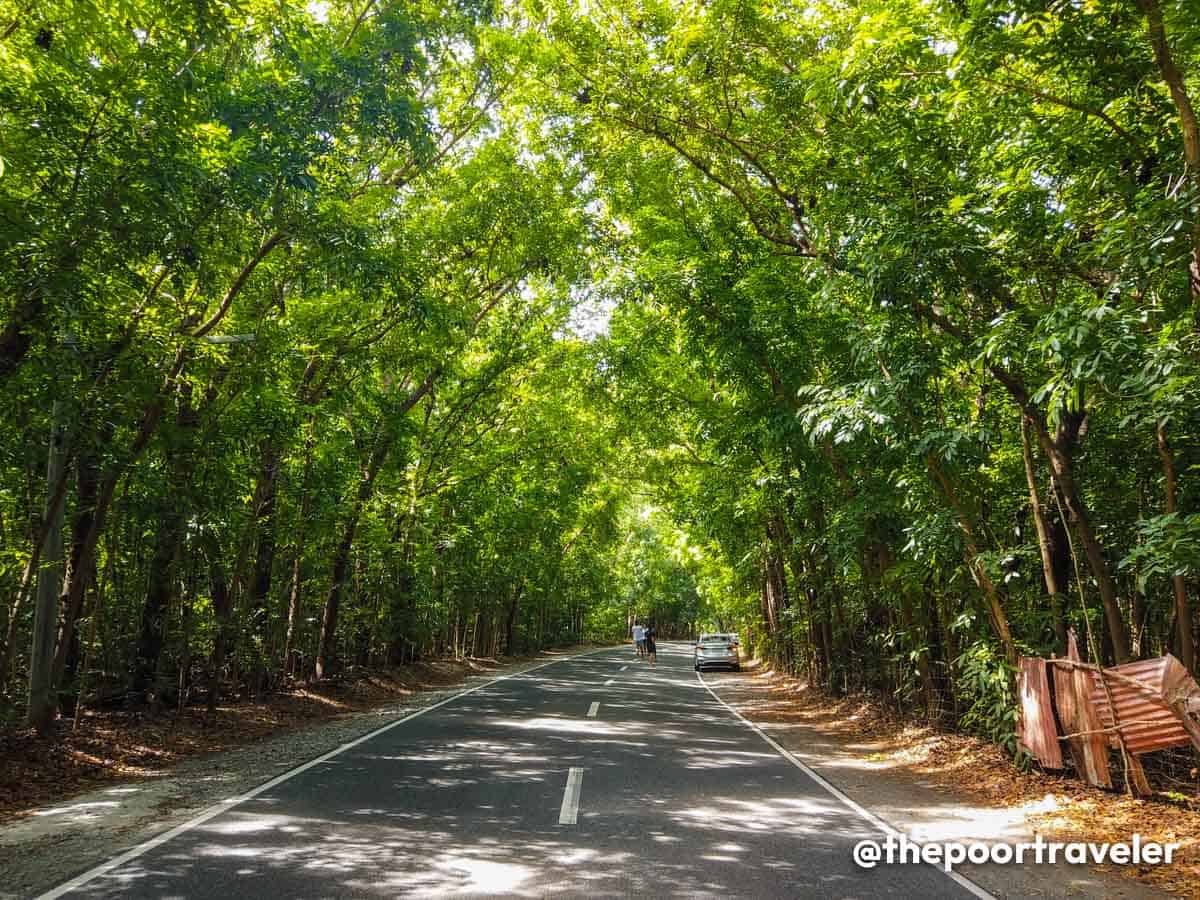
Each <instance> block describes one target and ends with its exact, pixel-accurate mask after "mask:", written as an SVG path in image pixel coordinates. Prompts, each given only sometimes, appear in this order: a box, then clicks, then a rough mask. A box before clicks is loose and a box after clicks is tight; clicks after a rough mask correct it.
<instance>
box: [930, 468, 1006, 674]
mask: <svg viewBox="0 0 1200 900" xmlns="http://www.w3.org/2000/svg"><path fill="white" fill-rule="evenodd" d="M925 462H926V465H927V466H928V467H929V472H930V474H931V475H932V476H933V479H934V481H935V482H936V483H937V484H938V485H939V486H940V487H941V489H942V493H943V494H944V495H945V497H946V499H947V500H948V501H949V503H950V506H951V508H952V509H953V510H954V513H955V516H956V517H957V518H958V525H959V528H960V529H961V530H962V533H963V547H964V550H965V551H966V557H967V559H966V562H967V569H968V570H969V571H970V573H971V576H972V577H973V578H974V579H975V583H976V584H977V585H979V588H980V589H981V590H982V591H983V594H984V598H985V599H986V601H987V609H988V617H989V619H990V620H991V623H992V630H993V631H994V632H995V634H996V637H997V638H999V640H1000V645H1001V646H1002V647H1003V648H1004V657H1005V659H1006V660H1007V661H1008V664H1009V666H1011V667H1012V668H1013V669H1016V667H1017V658H1018V654H1017V645H1016V643H1015V642H1014V641H1013V637H1012V631H1011V630H1010V629H1009V625H1008V615H1007V614H1006V613H1005V611H1004V604H1003V602H1002V601H1001V599H1000V591H999V589H998V588H997V587H996V585H995V583H994V582H993V581H992V579H991V576H989V575H988V574H987V571H986V570H985V569H984V567H983V564H982V563H981V562H980V560H979V547H978V544H977V543H976V536H975V524H974V521H973V520H972V518H971V516H970V515H968V513H967V510H966V507H965V506H964V505H963V503H962V501H961V499H960V498H959V496H958V491H957V490H955V487H954V484H953V483H952V482H951V481H950V478H949V476H948V475H947V474H946V473H945V472H944V471H943V470H942V467H941V466H939V465H938V463H937V460H936V459H934V457H933V455H932V454H928V455H927V456H926V457H925Z"/></svg>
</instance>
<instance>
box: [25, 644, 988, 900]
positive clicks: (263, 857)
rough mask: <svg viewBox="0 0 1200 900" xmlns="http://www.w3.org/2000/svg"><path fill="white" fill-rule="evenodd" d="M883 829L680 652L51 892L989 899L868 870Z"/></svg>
mask: <svg viewBox="0 0 1200 900" xmlns="http://www.w3.org/2000/svg"><path fill="white" fill-rule="evenodd" d="M738 677H742V676H738V675H717V676H712V675H709V676H706V680H709V681H712V680H713V679H714V678H715V679H716V681H717V686H718V688H719V682H720V680H721V679H724V678H738ZM206 816H207V818H205V817H206ZM878 836H879V831H878V828H877V826H876V825H874V824H873V823H872V822H871V821H869V820H867V819H866V818H864V816H863V815H862V814H861V813H860V812H859V811H856V810H855V809H853V808H852V807H851V806H850V805H848V803H847V802H845V801H843V800H842V799H841V798H839V797H838V796H837V795H835V794H834V793H832V792H831V791H830V790H829V789H828V788H827V787H825V786H823V785H822V784H820V783H819V782H818V781H816V780H815V779H814V778H813V777H811V776H810V775H809V774H807V772H806V771H804V770H802V769H801V768H799V767H798V765H796V764H793V762H792V761H791V760H790V759H788V758H787V757H785V756H783V755H781V754H780V753H778V752H776V750H775V749H774V748H773V747H772V746H771V745H770V744H768V743H767V742H766V741H764V739H763V737H762V736H760V735H759V734H758V733H756V732H755V731H754V730H752V728H751V727H748V725H747V723H746V722H744V721H743V720H740V719H739V718H738V717H737V716H736V715H735V714H734V713H733V712H732V711H731V710H730V709H729V708H728V707H726V706H725V705H724V704H723V703H722V702H721V701H720V700H718V699H717V698H716V695H714V694H713V693H711V692H710V690H709V689H708V687H707V686H706V685H705V683H704V682H703V681H702V680H700V679H697V677H696V676H695V675H694V673H693V672H692V668H691V655H690V647H689V646H688V645H686V644H663V645H662V646H661V650H660V654H659V665H658V666H657V667H656V668H653V669H651V668H649V667H647V666H646V665H645V664H644V663H643V662H642V661H641V660H638V659H637V658H636V657H635V656H633V654H632V652H631V651H630V650H629V649H627V648H615V649H612V648H610V649H605V650H602V651H598V652H592V653H586V654H583V655H579V656H575V657H571V658H568V659H564V660H559V661H556V662H554V663H550V664H546V665H543V666H539V667H537V668H536V669H533V670H526V671H525V672H523V673H521V674H518V675H514V676H511V677H505V678H501V679H498V680H495V681H490V682H487V683H485V684H483V685H481V686H480V687H478V688H475V689H472V690H469V691H465V692H463V693H460V694H457V695H455V696H454V697H451V698H449V699H448V700H446V701H443V702H442V703H440V704H437V705H435V706H431V707H426V708H425V709H424V710H422V711H419V712H417V713H415V714H410V715H409V716H407V717H404V718H402V719H398V720H396V722H393V723H390V724H388V725H386V726H384V728H382V729H380V730H378V731H376V732H374V733H373V734H372V735H368V736H366V737H365V738H363V739H361V740H360V741H357V742H353V743H352V744H350V745H346V747H345V748H343V749H341V750H337V751H333V752H332V753H331V754H327V755H326V756H323V757H320V758H318V759H317V760H315V761H313V762H311V763H308V764H306V765H305V766H301V767H299V768H298V769H294V770H292V771H291V772H289V773H285V774H284V775H281V776H279V777H278V778H276V779H274V780H273V781H271V782H268V783H267V784H266V785H264V786H263V787H262V788H259V789H258V791H257V792H251V794H250V795H249V799H246V800H245V801H244V802H240V803H226V804H224V805H221V806H219V807H217V808H214V809H211V810H209V811H207V812H206V813H204V814H202V815H201V816H199V817H197V818H196V819H193V820H192V822H191V823H187V824H185V825H182V826H180V827H179V828H177V829H175V830H174V831H172V832H169V833H168V835H167V839H166V840H162V839H161V838H159V839H156V840H155V841H149V842H147V843H146V844H143V845H141V846H140V847H138V848H135V849H134V850H132V851H130V852H129V853H126V854H124V855H123V856H121V857H117V859H116V860H115V861H111V862H109V863H107V864H106V866H107V867H108V868H105V866H101V867H97V868H96V869H93V870H91V871H89V872H86V873H84V874H83V875H80V876H79V877H78V878H76V879H74V880H73V881H71V882H68V883H66V884H64V885H62V886H60V887H59V888H57V889H56V890H55V891H52V892H50V893H48V894H46V895H44V896H45V897H59V896H68V897H90V898H99V897H113V898H117V897H122V898H137V897H164V896H170V897H217V898H223V900H225V898H230V897H240V896H254V897H261V898H270V897H279V898H285V897H286V898H292V897H334V896H336V897H390V896H445V895H450V894H454V895H456V896H463V895H467V896H471V895H489V896H494V895H507V896H521V897H541V896H547V897H548V896H553V897H585V896H586V897H610V896H611V897H625V896H641V897H671V896H679V897H683V896H686V897H710V896H712V897H718V896H719V897H763V898H765V897H885V896H886V897H891V896H894V897H925V898H941V897H968V896H972V895H974V896H982V897H986V896H988V895H987V894H986V893H984V892H983V891H981V890H979V889H977V888H975V887H974V886H973V885H970V884H969V883H967V882H965V881H963V880H961V879H952V878H950V877H948V876H946V875H944V874H943V873H942V872H940V871H939V870H937V869H934V868H930V867H927V866H893V867H881V868H877V869H874V870H869V871H864V870H860V869H858V868H856V867H855V865H854V863H853V861H852V857H851V850H852V847H853V845H854V844H855V843H856V842H858V841H860V840H863V839H865V838H872V837H875V838H877V837H878ZM156 841H157V843H156ZM114 862H115V863H116V864H115V865H114V864H113V863H114Z"/></svg>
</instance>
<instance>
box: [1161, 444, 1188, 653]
mask: <svg viewBox="0 0 1200 900" xmlns="http://www.w3.org/2000/svg"><path fill="white" fill-rule="evenodd" d="M1158 455H1159V456H1160V457H1161V458H1162V466H1163V479H1164V481H1165V482H1166V485H1165V486H1166V495H1167V496H1166V505H1167V514H1168V515H1171V514H1174V513H1175V512H1177V511H1178V506H1177V503H1178V500H1177V498H1178V496H1179V480H1178V476H1177V475H1176V472H1175V455H1174V453H1173V452H1172V451H1171V445H1170V442H1169V441H1168V440H1167V425H1166V423H1165V422H1159V423H1158ZM1171 587H1172V588H1173V590H1174V594H1175V629H1176V634H1177V636H1178V642H1179V660H1180V662H1182V663H1183V664H1184V666H1185V667H1187V670H1188V671H1189V672H1195V671H1196V645H1195V640H1194V632H1193V630H1192V629H1193V621H1192V605H1191V601H1190V600H1189V598H1188V592H1187V582H1186V581H1185V580H1184V577H1183V576H1182V575H1175V576H1173V577H1172V578H1171Z"/></svg>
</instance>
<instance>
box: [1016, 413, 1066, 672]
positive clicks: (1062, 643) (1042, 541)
mask: <svg viewBox="0 0 1200 900" xmlns="http://www.w3.org/2000/svg"><path fill="white" fill-rule="evenodd" d="M1029 428H1030V425H1029V417H1028V416H1026V415H1025V414H1024V413H1022V414H1021V449H1022V455H1023V458H1024V460H1025V483H1026V484H1027V485H1028V487H1029V507H1030V510H1031V513H1032V515H1033V525H1034V528H1035V529H1036V530H1037V536H1038V549H1039V550H1040V551H1041V554H1042V577H1043V580H1044V581H1045V583H1046V593H1047V595H1048V596H1049V597H1050V612H1051V615H1052V616H1053V618H1054V636H1055V638H1056V639H1057V641H1058V646H1059V648H1061V649H1062V650H1063V652H1065V650H1066V646H1067V623H1066V620H1065V619H1064V618H1063V609H1062V598H1063V597H1064V596H1065V595H1066V585H1065V584H1063V583H1061V582H1060V581H1059V568H1058V567H1057V566H1056V556H1055V546H1054V533H1053V532H1052V531H1051V529H1050V525H1049V523H1048V522H1047V521H1046V512H1045V509H1044V508H1043V507H1042V499H1041V497H1040V495H1039V494H1038V487H1037V474H1036V470H1035V468H1034V462H1033V447H1032V445H1031V444H1030V440H1029Z"/></svg>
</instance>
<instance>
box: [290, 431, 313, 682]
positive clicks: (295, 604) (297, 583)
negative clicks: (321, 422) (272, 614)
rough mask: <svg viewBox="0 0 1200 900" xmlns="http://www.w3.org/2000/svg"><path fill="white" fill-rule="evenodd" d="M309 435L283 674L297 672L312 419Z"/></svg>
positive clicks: (310, 486) (302, 483)
mask: <svg viewBox="0 0 1200 900" xmlns="http://www.w3.org/2000/svg"><path fill="white" fill-rule="evenodd" d="M309 426H310V427H309V432H308V435H307V437H306V438H305V440H304V476H303V478H302V479H301V484H300V516H299V518H298V519H297V522H296V543H295V547H294V548H293V555H292V585H291V590H290V591H289V592H288V617H287V636H286V637H285V638H284V642H283V667H284V672H285V673H286V674H288V675H293V674H295V672H296V663H295V659H294V658H293V657H294V654H295V647H296V623H297V622H298V621H299V620H300V597H301V591H302V590H303V588H302V578H301V575H302V569H303V563H304V543H305V539H306V538H307V536H308V519H309V516H310V515H311V514H312V457H313V447H314V446H315V444H316V438H315V437H314V435H313V433H312V427H311V426H312V420H311V419H310V420H309Z"/></svg>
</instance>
